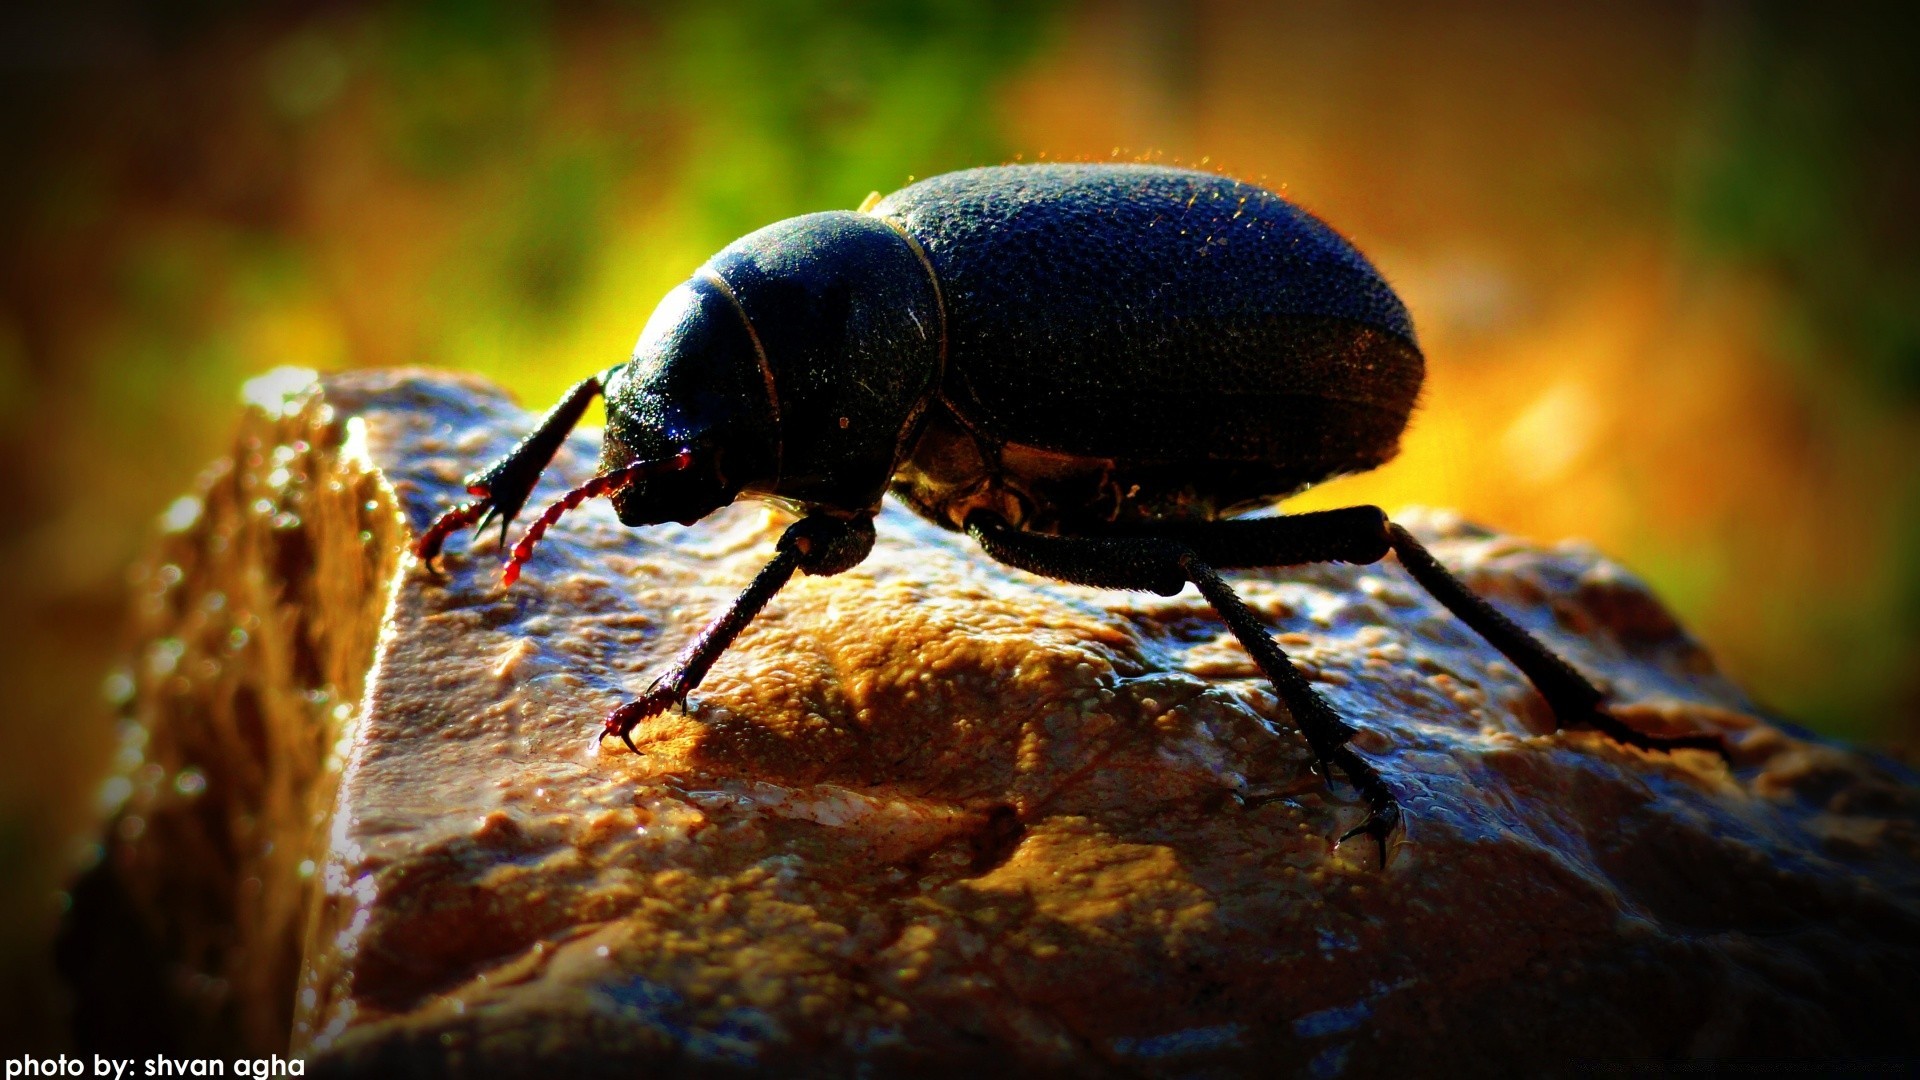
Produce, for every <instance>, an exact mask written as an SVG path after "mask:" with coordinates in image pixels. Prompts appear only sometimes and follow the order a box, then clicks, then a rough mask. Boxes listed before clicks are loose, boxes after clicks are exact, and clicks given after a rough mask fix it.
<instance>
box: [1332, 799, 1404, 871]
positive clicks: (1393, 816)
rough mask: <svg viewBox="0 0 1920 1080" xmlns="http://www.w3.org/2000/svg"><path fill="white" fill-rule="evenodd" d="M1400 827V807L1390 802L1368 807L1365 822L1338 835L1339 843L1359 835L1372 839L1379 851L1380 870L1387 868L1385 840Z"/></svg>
mask: <svg viewBox="0 0 1920 1080" xmlns="http://www.w3.org/2000/svg"><path fill="white" fill-rule="evenodd" d="M1399 827H1400V807H1399V806H1398V805H1396V804H1395V803H1394V802H1393V801H1392V800H1388V801H1387V802H1386V803H1385V804H1384V805H1381V806H1373V807H1369V808H1368V810H1367V817H1366V820H1365V821H1362V822H1361V823H1360V824H1358V825H1355V826H1354V827H1353V828H1351V829H1348V830H1347V831H1346V832H1343V833H1341V834H1340V843H1343V844H1344V843H1346V842H1347V841H1349V840H1351V839H1353V838H1354V837H1356V836H1359V835H1361V834H1363V833H1364V834H1366V835H1367V836H1371V837H1373V842H1374V844H1375V845H1376V846H1377V847H1378V848H1379V850H1380V868H1381V869H1382V870H1384V869H1386V867H1387V838H1388V837H1390V836H1392V835H1393V831H1394V830H1395V829H1397V828H1399Z"/></svg>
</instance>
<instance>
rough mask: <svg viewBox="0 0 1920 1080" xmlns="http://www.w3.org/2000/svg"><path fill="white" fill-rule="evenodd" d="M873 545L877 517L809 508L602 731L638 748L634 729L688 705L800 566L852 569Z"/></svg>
mask: <svg viewBox="0 0 1920 1080" xmlns="http://www.w3.org/2000/svg"><path fill="white" fill-rule="evenodd" d="M872 550H873V517H872V515H863V516H861V517H856V518H836V517H831V516H829V515H827V514H809V515H807V516H806V517H803V518H801V519H800V520H799V521H796V522H794V523H793V524H792V525H789V526H787V531H786V532H783V533H781V534H780V539H779V541H778V542H776V543H775V544H774V546H773V560H772V561H771V562H769V563H767V565H766V566H764V567H762V568H761V570H760V572H759V573H758V574H755V575H754V577H753V581H752V582H750V583H749V584H748V585H747V587H746V589H745V590H744V591H742V592H741V593H740V595H739V596H737V597H735V598H734V600H733V603H731V604H728V605H727V609H726V610H725V611H723V612H721V613H720V614H719V615H718V616H717V617H715V618H714V620H713V621H712V622H710V623H708V624H707V625H706V628H705V629H703V630H701V631H700V634H699V636H698V637H695V638H694V639H693V640H692V641H691V642H689V643H688V644H687V647H686V648H684V649H682V650H680V655H679V656H676V657H674V660H673V663H672V665H671V666H669V667H668V668H667V670H666V672H665V673H663V674H662V675H661V676H660V677H659V678H657V679H655V680H653V684H652V685H650V686H648V687H647V692H646V693H645V694H643V695H641V697H640V699H639V700H638V701H629V702H627V703H626V704H625V705H622V706H620V707H619V708H618V709H615V710H614V711H613V713H612V714H611V715H609V716H608V717H607V722H606V726H605V727H603V728H602V729H601V731H600V737H601V738H602V739H604V738H606V737H607V736H609V735H614V736H617V737H619V739H620V741H621V742H624V743H626V744H627V749H629V750H632V751H634V752H635V753H638V752H639V748H638V747H636V746H635V745H634V744H633V737H632V734H631V733H632V731H633V729H634V728H635V727H636V726H637V725H639V723H640V722H641V721H643V720H645V719H647V718H648V717H650V716H657V715H659V714H660V713H663V712H665V711H666V710H667V708H668V707H669V706H671V705H673V704H675V703H679V704H680V705H682V706H684V705H685V704H686V700H687V695H688V694H690V693H692V692H693V689H694V687H696V686H699V685H700V680H701V679H704V678H706V675H707V670H708V669H709V668H711V667H713V664H714V661H716V660H718V659H720V654H722V653H724V652H726V651H727V647H728V646H730V645H732V644H733V639H734V638H736V637H739V636H740V631H742V630H745V629H746V628H747V624H748V623H750V622H752V621H753V617H754V616H755V615H758V614H760V609H761V608H764V607H766V606H767V601H769V600H771V599H773V594H774V593H777V592H779V591H780V587H781V586H783V585H785V584H786V583H787V581H788V579H789V578H791V577H793V573H794V571H796V570H800V571H805V572H806V573H808V574H813V575H817V576H827V575H832V574H838V573H840V572H841V571H843V570H848V569H851V568H852V567H854V566H856V565H858V564H859V562H860V561H861V560H862V559H865V558H866V557H867V553H868V552H870V551H872Z"/></svg>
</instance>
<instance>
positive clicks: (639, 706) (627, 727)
mask: <svg viewBox="0 0 1920 1080" xmlns="http://www.w3.org/2000/svg"><path fill="white" fill-rule="evenodd" d="M686 701H687V698H686V695H685V694H682V693H677V692H675V691H674V690H673V689H672V688H671V687H669V688H667V689H664V690H663V689H662V688H661V686H660V680H658V679H656V680H654V683H653V685H652V686H649V687H647V692H646V693H645V694H642V695H641V696H640V698H639V700H637V701H629V702H627V703H626V704H625V705H622V706H620V707H619V708H617V709H615V710H613V712H612V713H611V714H609V715H608V716H607V722H606V725H605V726H604V727H602V728H601V729H600V737H601V738H602V739H604V738H606V737H607V736H609V735H615V736H618V737H619V739H620V741H621V742H623V743H626V744H627V749H629V750H631V751H633V752H634V753H636V754H637V753H639V752H640V748H639V747H637V746H635V745H634V744H633V735H632V732H633V729H634V728H636V727H639V726H640V724H641V722H642V721H645V720H647V719H649V718H651V717H655V716H658V715H660V714H661V713H663V712H666V711H667V707H668V706H670V705H672V704H674V703H675V702H678V703H679V704H680V705H681V706H682V707H683V708H684V707H685V705H686Z"/></svg>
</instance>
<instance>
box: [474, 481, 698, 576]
mask: <svg viewBox="0 0 1920 1080" xmlns="http://www.w3.org/2000/svg"><path fill="white" fill-rule="evenodd" d="M692 464H693V451H691V450H682V451H680V452H679V453H677V454H675V455H673V456H672V457H669V458H655V459H650V460H641V461H636V462H634V463H632V464H630V465H627V466H625V467H624V468H619V469H615V470H614V471H612V472H610V473H602V474H601V475H599V476H596V477H594V478H593V479H591V480H589V481H587V482H586V483H584V484H581V485H580V486H579V487H577V488H574V489H573V490H572V491H569V492H567V493H566V494H565V495H562V496H560V498H559V499H557V500H555V501H554V503H553V504H552V505H550V506H548V507H547V508H546V509H545V510H544V511H542V512H541V514H540V516H539V517H538V518H535V519H534V522H533V524H531V525H529V526H527V532H526V535H524V536H522V537H521V538H520V542H519V543H517V544H515V545H513V556H512V557H511V558H509V559H508V560H507V564H506V565H505V566H503V567H501V568H500V584H502V585H512V584H513V583H514V582H516V581H518V580H520V568H521V567H522V566H525V565H526V563H527V560H528V559H531V558H533V547H534V545H535V544H538V543H539V542H540V538H541V537H542V536H545V535H546V534H547V530H548V529H549V528H552V527H553V523H554V522H556V521H559V520H560V517H561V515H563V514H565V513H566V512H567V511H569V510H572V509H573V508H575V507H577V506H579V505H580V504H581V503H583V502H586V501H587V500H588V499H594V498H598V497H600V496H602V495H613V494H616V493H618V492H619V491H621V490H623V489H625V488H626V487H627V485H629V484H631V483H633V482H634V481H636V480H644V479H646V478H647V477H649V476H661V475H664V474H666V473H676V472H679V471H681V470H682V469H685V468H687V467H688V466H689V465H692Z"/></svg>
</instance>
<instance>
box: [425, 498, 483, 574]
mask: <svg viewBox="0 0 1920 1080" xmlns="http://www.w3.org/2000/svg"><path fill="white" fill-rule="evenodd" d="M467 494H469V495H473V496H476V498H475V499H474V500H473V501H472V502H467V503H461V504H460V505H459V506H456V507H454V508H453V509H451V510H449V511H447V512H446V513H444V514H441V515H440V516H439V518H437V519H435V521H434V523H433V524H432V525H430V526H428V527H427V531H426V532H424V533H421V534H420V539H418V540H415V541H414V542H413V553H414V554H415V555H417V556H419V558H420V561H421V562H424V563H426V564H427V569H429V570H432V571H434V572H435V573H438V572H439V570H440V568H439V567H437V566H435V565H434V564H433V563H434V560H435V559H438V558H439V557H440V548H441V547H442V546H443V545H445V544H446V542H447V537H449V536H452V535H453V534H454V533H457V532H459V531H460V530H461V529H464V528H466V527H467V526H469V525H471V524H473V523H474V522H476V521H480V520H481V519H482V518H484V517H485V516H486V515H487V514H488V513H489V512H491V511H492V509H493V500H492V499H491V498H489V497H488V495H487V489H486V488H483V487H481V486H480V485H478V484H475V485H474V486H472V487H470V488H468V489H467Z"/></svg>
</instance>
